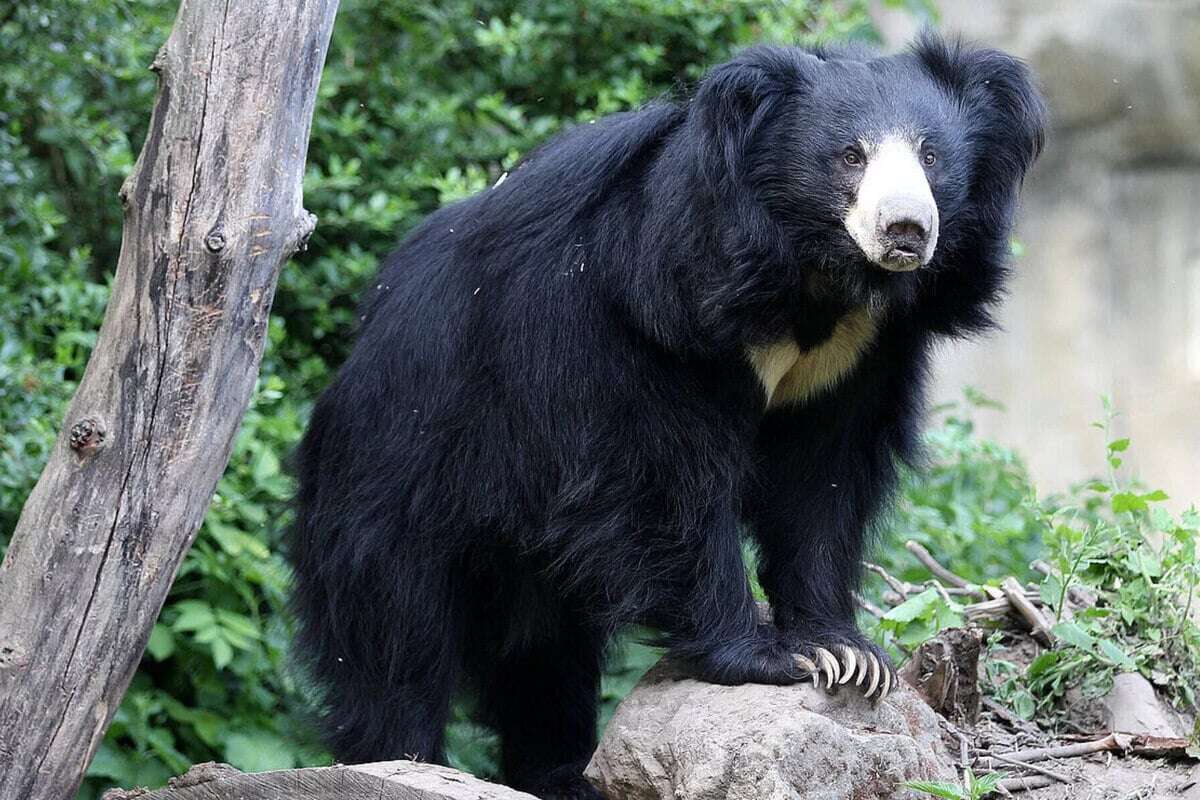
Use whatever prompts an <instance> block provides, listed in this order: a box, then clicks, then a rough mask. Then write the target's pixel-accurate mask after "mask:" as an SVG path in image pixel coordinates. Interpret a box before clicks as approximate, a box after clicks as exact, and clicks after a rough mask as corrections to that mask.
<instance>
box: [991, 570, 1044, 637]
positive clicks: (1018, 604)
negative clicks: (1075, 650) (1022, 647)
mask: <svg viewBox="0 0 1200 800" xmlns="http://www.w3.org/2000/svg"><path fill="white" fill-rule="evenodd" d="M1000 588H1001V589H1003V590H1004V596H1005V597H1007V598H1008V602H1010V603H1012V606H1013V608H1015V609H1016V610H1017V613H1019V614H1020V615H1021V617H1022V618H1024V620H1025V621H1026V622H1028V623H1029V627H1030V628H1031V629H1032V630H1033V638H1034V639H1036V640H1037V641H1038V642H1039V643H1040V644H1042V645H1044V646H1046V647H1049V646H1051V644H1053V643H1054V635H1053V634H1051V633H1050V626H1049V625H1048V624H1047V623H1046V618H1045V617H1043V616H1042V612H1040V611H1038V610H1037V608H1036V607H1035V606H1034V605H1033V603H1031V602H1029V599H1028V598H1026V597H1025V590H1024V589H1022V588H1021V584H1019V583H1017V579H1016V578H1014V577H1012V576H1011V575H1010V576H1009V577H1007V578H1005V579H1004V580H1003V581H1002V582H1001V583H1000Z"/></svg>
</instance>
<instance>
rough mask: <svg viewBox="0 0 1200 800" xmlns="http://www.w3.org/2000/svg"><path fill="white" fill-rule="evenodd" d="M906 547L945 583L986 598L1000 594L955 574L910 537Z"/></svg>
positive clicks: (993, 597) (905, 544)
mask: <svg viewBox="0 0 1200 800" xmlns="http://www.w3.org/2000/svg"><path fill="white" fill-rule="evenodd" d="M904 547H905V548H906V549H907V550H908V552H910V553H912V554H913V556H914V557H915V558H916V559H917V561H920V562H921V565H922V566H923V567H925V569H927V570H929V571H930V572H931V573H933V575H934V577H936V578H937V579H939V580H940V581H942V582H943V583H948V584H950V585H951V586H956V587H958V588H959V589H966V590H967V591H968V592H970V593H971V594H973V595H975V596H976V597H979V598H982V599H984V600H986V599H988V597H991V598H992V599H995V598H996V597H998V596H999V594H993V592H994V591H995V590H994V589H992V590H991V591H989V588H988V587H985V586H977V585H976V584H973V583H971V582H970V581H968V580H967V579H966V578H964V577H962V576H960V575H955V574H954V573H953V572H951V571H950V570H948V569H946V568H945V567H943V566H942V565H941V564H939V563H938V561H937V559H936V558H934V557H933V556H932V555H930V554H929V551H928V550H926V549H925V547H924V546H923V545H921V544H920V543H918V542H914V541H912V540H911V539H910V540H908V541H907V542H905V543H904Z"/></svg>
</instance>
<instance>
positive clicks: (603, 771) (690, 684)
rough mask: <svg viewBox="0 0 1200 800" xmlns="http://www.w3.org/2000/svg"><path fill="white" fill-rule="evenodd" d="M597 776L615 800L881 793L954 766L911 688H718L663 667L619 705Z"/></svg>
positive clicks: (949, 773)
mask: <svg viewBox="0 0 1200 800" xmlns="http://www.w3.org/2000/svg"><path fill="white" fill-rule="evenodd" d="M587 777H588V778H589V780H591V781H592V783H594V784H595V785H596V786H597V787H598V788H599V789H600V790H601V791H603V792H605V793H606V795H607V796H608V797H610V798H613V800H618V799H619V800H784V798H787V799H788V800H796V798H805V799H806V800H825V799H828V800H834V798H837V799H838V800H844V799H845V798H850V799H851V800H867V799H868V798H869V799H870V800H880V799H882V798H915V797H917V795H916V794H915V793H913V792H911V791H909V790H906V789H904V788H903V784H904V782H905V781H909V780H953V777H954V769H953V767H952V765H951V761H950V758H949V756H948V755H947V754H946V753H945V751H944V750H943V747H942V744H941V736H940V733H939V728H938V720H937V716H936V715H935V714H934V713H933V711H931V710H930V709H929V707H928V706H926V705H925V703H924V702H922V701H921V699H920V698H919V697H918V696H917V694H916V693H915V692H913V691H912V690H911V689H909V688H908V687H907V686H904V685H901V686H900V687H898V688H897V689H895V690H894V691H893V693H892V694H891V695H889V696H888V698H887V699H886V700H884V701H883V702H882V703H880V704H879V705H872V703H871V702H870V701H869V700H865V699H863V697H862V695H861V694H860V693H859V692H858V691H856V690H854V689H849V688H843V689H841V690H840V691H839V692H838V693H837V694H835V695H829V694H826V692H825V691H824V690H823V689H816V688H814V687H813V686H811V685H810V684H801V685H797V686H761V685H753V684H748V685H744V686H717V685H714V684H709V683H701V682H700V681H696V680H692V679H689V678H687V677H685V676H684V675H683V674H682V672H681V671H679V670H678V669H677V668H675V667H672V666H671V665H670V664H665V663H660V664H659V665H658V666H656V667H655V668H653V669H652V670H650V672H649V673H647V674H646V676H645V677H644V678H642V681H641V682H640V683H639V684H638V685H637V687H636V688H635V689H634V690H633V692H632V693H631V694H630V695H629V696H628V697H626V698H625V700H624V701H623V702H622V703H621V705H620V707H618V708H617V711H616V714H615V715H614V716H613V718H612V721H611V722H610V723H609V724H608V728H607V730H606V731H605V734H604V738H603V740H602V741H601V742H600V746H599V748H598V749H597V750H596V754H595V756H594V757H593V758H592V762H591V764H590V765H589V766H588V770H587Z"/></svg>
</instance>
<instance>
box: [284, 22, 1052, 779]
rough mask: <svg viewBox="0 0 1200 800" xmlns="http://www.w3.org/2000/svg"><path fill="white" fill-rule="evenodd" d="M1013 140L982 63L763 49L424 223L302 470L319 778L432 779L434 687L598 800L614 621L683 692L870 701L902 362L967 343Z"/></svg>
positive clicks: (963, 58)
mask: <svg viewBox="0 0 1200 800" xmlns="http://www.w3.org/2000/svg"><path fill="white" fill-rule="evenodd" d="M1043 125H1044V109H1043V104H1042V101H1041V99H1040V98H1039V95H1038V93H1037V90H1036V89H1035V88H1034V85H1033V81H1032V79H1031V75H1030V73H1029V71H1028V70H1027V68H1026V67H1025V66H1024V65H1022V64H1021V63H1020V62H1019V61H1017V60H1016V59H1014V58H1012V57H1010V56H1008V55H1005V54H1004V53H1001V52H998V51H995V50H987V49H978V48H974V47H971V46H967V45H963V44H961V43H954V42H947V41H945V40H942V39H940V38H938V37H937V36H935V35H933V34H926V35H924V36H923V37H921V38H920V39H919V40H918V41H917V42H916V43H915V45H914V46H913V47H912V48H911V49H910V50H909V51H907V52H904V53H902V54H899V55H892V56H886V57H877V56H875V55H873V54H872V53H870V52H866V51H862V50H858V49H853V48H851V49H830V48H819V49H815V50H805V49H800V48H794V47H767V46H759V47H755V48H752V49H749V50H747V51H745V52H743V53H742V54H741V55H739V56H738V57H736V58H734V59H733V60H732V61H730V62H729V63H726V64H724V65H722V66H719V67H717V68H715V69H714V70H712V72H711V73H710V74H709V75H708V76H707V77H706V78H705V79H704V80H703V81H702V82H701V83H700V85H699V87H698V89H697V91H696V92H695V94H694V96H693V97H691V98H690V99H689V100H687V101H681V102H661V103H655V104H651V105H649V106H647V107H645V108H643V109H641V110H639V111H633V112H630V113H623V114H615V115H613V116H611V117H607V118H605V119H601V120H597V121H596V122H595V123H594V124H589V125H579V126H577V127H575V128H574V129H572V130H570V131H568V132H566V133H564V134H563V135H561V136H559V137H558V138H556V139H554V140H552V141H550V142H549V143H548V144H546V145H545V146H543V147H542V148H541V149H539V150H537V151H535V152H534V153H533V154H532V155H530V156H529V157H528V158H527V159H526V160H525V162H524V163H523V164H521V165H520V166H519V167H518V168H516V169H515V170H514V171H513V173H512V174H511V175H509V176H508V177H507V179H506V180H503V181H500V182H497V184H496V185H495V186H493V187H492V188H490V189H488V190H485V191H483V192H481V193H480V194H478V195H476V196H474V197H472V198H470V199H467V200H464V201H462V202H460V203H456V204H454V205H451V206H449V207H447V208H443V209H442V210H440V211H438V212H436V213H434V214H432V215H431V216H430V217H429V218H428V219H427V220H426V221H425V222H424V223H423V224H422V225H421V226H419V227H418V228H417V229H416V230H415V231H414V232H413V233H412V234H411V235H410V236H409V237H408V238H407V239H406V240H405V241H404V242H403V244H401V245H400V247H399V249H398V250H397V251H396V252H395V253H393V254H392V255H391V256H390V257H389V258H388V259H387V260H386V261H385V263H384V264H383V266H382V268H381V270H380V273H379V276H378V279H377V281H375V284H376V285H374V288H373V289H372V290H371V291H370V292H369V293H368V296H367V297H366V298H365V299H364V303H363V306H362V311H361V313H362V325H361V333H360V334H359V337H358V341H357V344H356V346H355V347H354V349H353V352H352V354H351V355H350V357H349V359H348V360H347V362H346V364H345V366H344V367H343V368H342V370H341V372H340V374H339V375H338V377H337V378H336V380H335V381H334V382H333V384H332V385H331V386H330V387H329V388H328V390H327V391H326V392H325V393H324V394H323V395H322V396H321V398H320V400H319V402H318V403H317V405H316V408H315V410H314V412H313V416H312V421H311V424H310V426H309V429H308V432H307V435H306V437H305V439H304V441H303V444H302V445H301V447H300V449H299V451H298V457H297V463H298V473H299V476H298V477H299V490H298V497H297V522H296V524H295V525H294V529H293V531H292V533H291V534H290V559H291V562H292V564H293V566H294V570H295V578H296V587H295V598H294V601H295V610H296V613H297V616H298V618H299V623H300V631H299V637H298V643H297V651H298V652H299V653H300V654H301V655H302V657H303V658H304V659H305V660H306V662H307V666H308V667H309V669H310V671H311V674H312V675H313V677H314V678H315V679H316V681H317V683H318V684H319V685H320V687H321V688H322V690H323V703H324V706H323V708H324V728H325V731H326V734H327V740H328V743H329V745H330V747H331V748H332V750H333V752H334V753H335V754H336V756H337V758H338V759H340V760H343V761H370V760H379V759H388V758H403V757H407V758H417V759H422V760H430V761H438V760H441V759H443V758H444V751H443V729H444V727H445V724H446V721H447V716H448V713H449V709H450V702H451V697H452V695H453V694H454V693H455V692H458V691H463V692H466V693H469V694H470V695H471V696H473V697H475V698H477V700H478V709H479V711H480V712H481V714H482V715H483V716H484V718H485V719H487V720H488V721H490V722H491V723H492V724H494V725H495V726H496V727H497V728H498V730H499V732H500V736H501V741H502V760H503V769H504V773H505V779H506V780H507V782H508V783H510V784H511V785H512V786H514V787H516V788H519V789H523V790H526V791H528V792H532V793H533V794H536V795H539V796H540V797H543V798H552V797H553V798H567V797H570V798H595V797H599V794H598V793H597V792H596V791H595V789H593V788H592V787H590V786H589V785H588V784H587V783H586V781H585V780H584V778H583V777H582V770H583V768H584V766H585V765H586V763H587V761H588V759H589V757H590V755H591V753H592V750H593V748H594V746H595V736H596V709H597V693H598V684H599V679H600V673H601V666H602V662H603V658H604V653H605V647H606V644H607V643H608V642H609V641H610V639H611V638H612V636H613V634H614V632H615V631H616V630H617V629H619V628H621V627H622V626H625V625H628V624H631V623H639V624H642V625H646V626H649V627H651V628H652V629H654V630H656V631H658V632H659V634H660V635H661V641H662V642H663V643H664V644H665V645H666V646H667V647H669V648H670V653H671V654H672V656H673V657H674V658H676V659H677V660H679V661H680V662H683V663H685V664H686V665H688V666H689V667H690V669H691V670H692V671H693V673H694V674H695V675H696V676H698V677H700V678H703V679H706V680H709V681H715V682H718V683H723V684H737V683H743V682H761V683H770V684H787V683H793V682H797V681H801V680H808V679H810V678H811V679H812V680H814V681H818V682H819V681H821V680H822V679H824V681H825V685H826V686H827V687H830V686H833V685H835V684H849V683H850V682H853V683H854V684H855V685H858V686H860V687H861V691H863V692H864V693H865V694H866V695H868V696H871V695H874V696H883V695H885V694H886V693H887V692H888V690H889V688H890V686H891V685H893V684H894V683H895V681H896V677H895V673H894V672H893V668H892V666H891V665H890V663H889V662H888V659H887V657H886V656H885V655H884V653H883V652H881V650H880V649H879V648H878V647H876V646H875V645H874V644H872V643H871V642H870V641H869V640H868V639H866V638H865V637H864V636H863V635H862V634H861V633H860V632H859V631H858V630H857V629H856V627H855V622H854V602H853V595H852V592H853V590H854V588H855V585H856V582H857V580H858V577H859V566H860V561H861V558H862V556H863V550H864V546H865V543H866V542H867V541H868V539H869V533H870V531H871V529H872V527H873V521H874V520H875V519H876V517H877V516H878V515H879V513H880V511H881V509H883V507H884V506H885V504H886V502H887V499H888V497H889V493H890V492H891V491H892V489H893V488H894V486H895V484H896V475H897V465H898V464H899V463H901V462H912V461H914V459H915V458H916V456H917V451H918V447H917V434H918V427H919V424H920V417H921V413H922V388H923V386H924V384H925V383H926V380H927V373H928V370H929V358H930V351H931V349H932V347H933V346H934V344H935V342H936V341H937V340H938V338H939V337H956V336H964V335H969V334H973V333H977V332H980V331H983V330H985V329H987V328H988V327H989V325H990V324H991V320H990V317H989V307H990V306H991V305H992V304H993V303H995V302H996V300H997V299H998V297H999V295H1000V293H1001V291H1002V283H1003V282H1004V278H1005V273H1006V258H1007V255H1008V250H1009V233H1010V228H1011V225H1012V219H1013V213H1014V208H1015V206H1016V203H1017V194H1018V190H1019V187H1020V184H1021V182H1022V178H1023V176H1024V174H1025V172H1026V170H1027V169H1028V168H1029V167H1030V165H1031V164H1032V162H1033V161H1034V159H1035V158H1036V157H1037V155H1038V153H1039V151H1040V150H1041V147H1042V139H1043ZM743 533H744V534H745V535H746V536H748V537H749V538H750V539H751V540H752V541H753V542H754V544H755V546H756V547H757V552H758V555H759V558H758V564H759V579H760V582H761V585H762V587H763V589H764V590H765V592H766V594H767V597H768V599H769V601H770V605H771V607H772V610H773V615H772V619H771V620H770V621H764V620H762V619H760V617H759V616H758V614H757V613H756V605H755V601H754V598H753V596H752V594H751V589H750V585H749V583H748V580H747V576H746V572H745V567H744V564H743V560H742V535H743Z"/></svg>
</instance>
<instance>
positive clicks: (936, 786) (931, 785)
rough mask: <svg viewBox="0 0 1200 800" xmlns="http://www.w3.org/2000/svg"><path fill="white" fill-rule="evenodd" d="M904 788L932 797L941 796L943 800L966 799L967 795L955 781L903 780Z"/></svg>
mask: <svg viewBox="0 0 1200 800" xmlns="http://www.w3.org/2000/svg"><path fill="white" fill-rule="evenodd" d="M904 786H905V788H908V789H912V790H913V791H916V792H924V793H925V794H927V795H930V796H932V797H941V798H944V800H967V795H966V793H965V792H963V789H962V787H961V786H959V785H958V784H956V783H935V782H932V781H905V782H904Z"/></svg>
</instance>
